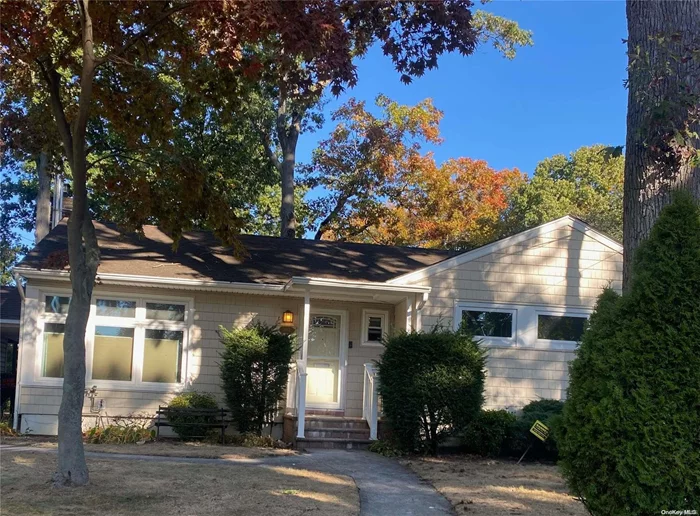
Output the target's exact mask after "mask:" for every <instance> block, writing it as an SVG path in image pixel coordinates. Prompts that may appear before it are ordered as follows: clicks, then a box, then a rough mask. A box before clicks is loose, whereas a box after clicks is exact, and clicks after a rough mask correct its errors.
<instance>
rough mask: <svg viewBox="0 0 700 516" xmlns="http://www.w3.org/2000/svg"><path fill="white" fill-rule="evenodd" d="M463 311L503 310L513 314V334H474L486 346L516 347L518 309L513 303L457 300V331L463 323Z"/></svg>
mask: <svg viewBox="0 0 700 516" xmlns="http://www.w3.org/2000/svg"><path fill="white" fill-rule="evenodd" d="M463 312H501V313H509V314H511V316H512V317H511V323H510V324H511V332H510V333H511V336H510V337H489V336H481V335H474V338H475V339H477V340H478V341H479V343H480V344H482V345H483V346H486V347H499V346H500V347H504V346H505V347H516V346H517V342H518V333H519V332H518V330H519V328H518V309H517V308H516V307H514V306H512V305H502V304H496V303H465V302H455V310H454V318H453V329H454V330H455V331H457V330H458V329H459V327H460V326H461V324H462V318H463Z"/></svg>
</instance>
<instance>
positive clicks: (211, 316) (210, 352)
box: [20, 281, 394, 433]
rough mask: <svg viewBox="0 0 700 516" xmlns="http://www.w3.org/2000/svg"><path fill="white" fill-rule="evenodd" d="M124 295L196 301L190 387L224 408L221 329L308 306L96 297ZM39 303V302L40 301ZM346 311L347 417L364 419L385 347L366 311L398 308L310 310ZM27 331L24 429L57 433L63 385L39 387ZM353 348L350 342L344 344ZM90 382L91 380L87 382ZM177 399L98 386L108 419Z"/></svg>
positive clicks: (199, 295) (315, 303)
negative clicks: (375, 340)
mask: <svg viewBox="0 0 700 516" xmlns="http://www.w3.org/2000/svg"><path fill="white" fill-rule="evenodd" d="M30 287H32V288H31V289H30V290H29V291H30V292H31V291H32V289H39V292H38V294H39V295H40V297H39V299H40V300H43V297H42V296H43V293H44V292H55V291H56V290H59V289H65V288H66V287H67V284H65V283H57V282H56V283H48V282H36V281H34V282H32V283H31V284H30ZM107 292H109V293H112V294H119V293H124V294H125V295H130V296H132V297H148V296H149V295H151V296H165V297H177V298H191V299H193V306H194V320H193V325H192V327H191V329H190V337H189V349H190V353H189V355H188V358H187V360H188V364H187V380H188V382H187V389H188V390H190V389H192V390H198V391H203V392H210V393H212V394H214V395H215V396H216V397H217V398H218V399H219V401H220V402H221V403H222V404H223V402H224V400H223V395H222V393H221V389H220V378H219V367H218V362H219V356H220V355H219V354H220V352H221V350H222V344H221V342H220V341H219V336H218V333H217V330H218V328H219V326H222V325H223V326H225V327H228V328H230V327H241V326H245V325H246V324H248V323H250V322H251V321H253V320H257V321H261V322H265V323H269V324H274V323H276V322H278V321H279V319H280V317H281V315H282V312H284V311H285V310H292V311H293V312H294V314H295V323H296V324H299V322H300V317H301V313H302V311H303V310H302V308H303V299H299V298H293V297H280V296H261V295H248V294H224V293H214V292H191V291H179V290H170V289H155V288H153V289H152V288H139V289H134V288H127V287H113V286H109V287H97V288H96V289H95V296H98V295H99V294H100V293H107ZM39 304H40V303H39ZM28 306H32V307H33V310H32V311H31V312H32V313H33V314H34V318H35V317H36V315H37V314H38V313H39V308H38V303H37V302H36V301H32V300H30V301H29V302H28ZM323 308H326V309H333V310H347V313H348V321H347V324H348V341H350V342H352V343H353V347H352V349H348V350H347V364H348V365H347V370H346V395H345V403H346V406H345V413H346V415H348V416H361V415H362V388H363V374H364V369H363V364H364V363H366V362H370V361H372V360H374V359H376V358H378V357H379V354H380V353H381V348H377V347H366V346H362V345H361V342H360V341H361V335H360V334H361V331H362V310H363V309H365V308H370V309H379V310H386V311H387V312H388V313H389V324H390V325H391V324H393V313H394V306H393V305H382V304H368V303H353V302H346V301H343V302H340V301H333V302H330V301H324V300H315V299H313V298H312V300H311V310H312V312H313V311H316V310H319V311H320V310H322V309H323ZM27 321H28V324H27V327H26V328H25V331H26V334H27V336H28V337H27V339H26V342H23V352H24V354H25V359H26V362H25V363H24V364H23V366H22V369H23V375H22V382H23V384H24V386H23V387H22V388H21V399H20V411H21V413H22V414H26V415H24V416H23V421H24V424H23V429H26V428H32V423H33V428H32V429H33V430H34V432H35V433H55V425H56V423H55V420H56V415H57V414H58V408H59V405H60V401H61V388H60V386H40V385H39V386H37V385H36V384H37V383H38V382H35V381H34V378H33V370H34V363H35V362H34V361H35V357H34V348H35V344H36V340H37V338H38V331H37V330H36V328H35V325H34V321H35V319H33V318H32V317H28V318H27ZM341 345H345V346H348V342H345V343H341ZM87 383H88V384H90V380H88V381H87ZM174 395H175V393H174V392H165V391H164V392H153V391H138V390H131V389H121V390H116V389H108V388H98V399H103V400H104V402H105V406H106V409H105V411H104V413H105V414H106V415H108V416H116V415H133V414H143V413H146V414H149V413H150V414H153V413H154V412H155V410H156V409H157V408H158V405H159V404H165V403H167V402H168V400H170V399H171V398H172V397H173V396H174ZM84 413H85V414H86V415H88V414H89V400H87V399H86V405H85V410H84Z"/></svg>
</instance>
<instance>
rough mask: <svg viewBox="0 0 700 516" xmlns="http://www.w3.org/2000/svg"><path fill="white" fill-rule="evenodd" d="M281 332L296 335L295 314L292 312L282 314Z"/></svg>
mask: <svg viewBox="0 0 700 516" xmlns="http://www.w3.org/2000/svg"><path fill="white" fill-rule="evenodd" d="M280 331H281V332H282V333H286V334H291V333H294V313H293V312H291V311H290V310H287V311H285V312H284V313H283V314H282V324H280Z"/></svg>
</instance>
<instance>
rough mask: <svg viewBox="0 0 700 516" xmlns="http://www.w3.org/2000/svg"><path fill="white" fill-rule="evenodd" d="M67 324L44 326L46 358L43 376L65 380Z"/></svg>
mask: <svg viewBox="0 0 700 516" xmlns="http://www.w3.org/2000/svg"><path fill="white" fill-rule="evenodd" d="M65 329H66V325H65V324H53V323H46V324H44V356H43V360H42V361H41V376H43V377H45V378H63V333H64V331H65Z"/></svg>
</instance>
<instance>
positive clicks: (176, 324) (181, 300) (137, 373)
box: [33, 290, 194, 392]
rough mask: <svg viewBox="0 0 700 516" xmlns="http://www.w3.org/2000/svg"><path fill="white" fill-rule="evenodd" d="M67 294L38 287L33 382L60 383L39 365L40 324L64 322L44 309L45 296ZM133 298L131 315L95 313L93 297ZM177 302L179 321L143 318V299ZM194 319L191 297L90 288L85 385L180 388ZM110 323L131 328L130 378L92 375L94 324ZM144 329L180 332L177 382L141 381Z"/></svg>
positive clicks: (41, 350)
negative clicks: (181, 309) (180, 309)
mask: <svg viewBox="0 0 700 516" xmlns="http://www.w3.org/2000/svg"><path fill="white" fill-rule="evenodd" d="M58 295H60V296H63V297H65V296H70V295H71V293H70V291H62V290H51V291H48V290H47V291H43V290H40V291H39V299H40V310H39V312H40V313H39V317H38V319H37V330H38V331H37V337H36V341H35V342H36V345H35V360H34V362H35V364H34V382H33V383H35V384H37V385H51V386H60V385H62V384H63V378H53V377H46V376H42V371H41V366H42V362H43V356H44V351H45V350H44V327H45V324H47V323H58V324H65V323H66V318H67V316H66V315H64V314H54V313H51V312H47V311H46V296H58ZM98 299H105V300H117V301H135V302H136V311H135V315H134V317H118V316H108V315H97V313H96V312H97V304H96V303H97V300H98ZM164 302H165V303H169V304H181V305H184V307H185V317H184V320H183V321H168V320H158V319H146V303H164ZM193 321H194V300H193V298H186V297H181V296H173V297H170V296H158V295H154V296H152V295H148V296H134V295H133V293H118V292H94V293H93V296H92V299H91V301H90V317H89V319H88V323H87V327H86V329H85V367H86V371H85V382H86V384H88V385H96V386H97V387H98V388H105V389H112V390H135V391H155V392H173V391H175V392H178V391H181V390H184V388H185V386H186V384H187V383H188V382H189V378H188V375H187V373H188V366H189V363H190V361H191V359H190V355H191V349H190V334H191V329H192V324H193ZM96 326H111V327H120V328H134V349H133V359H132V366H131V367H132V370H131V380H101V379H93V378H92V368H93V358H94V352H95V348H94V346H95V327H96ZM146 330H170V331H181V332H182V347H181V350H180V361H179V362H180V370H179V377H180V382H176V383H171V382H144V381H142V378H143V365H144V364H143V360H144V353H145V335H146Z"/></svg>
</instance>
